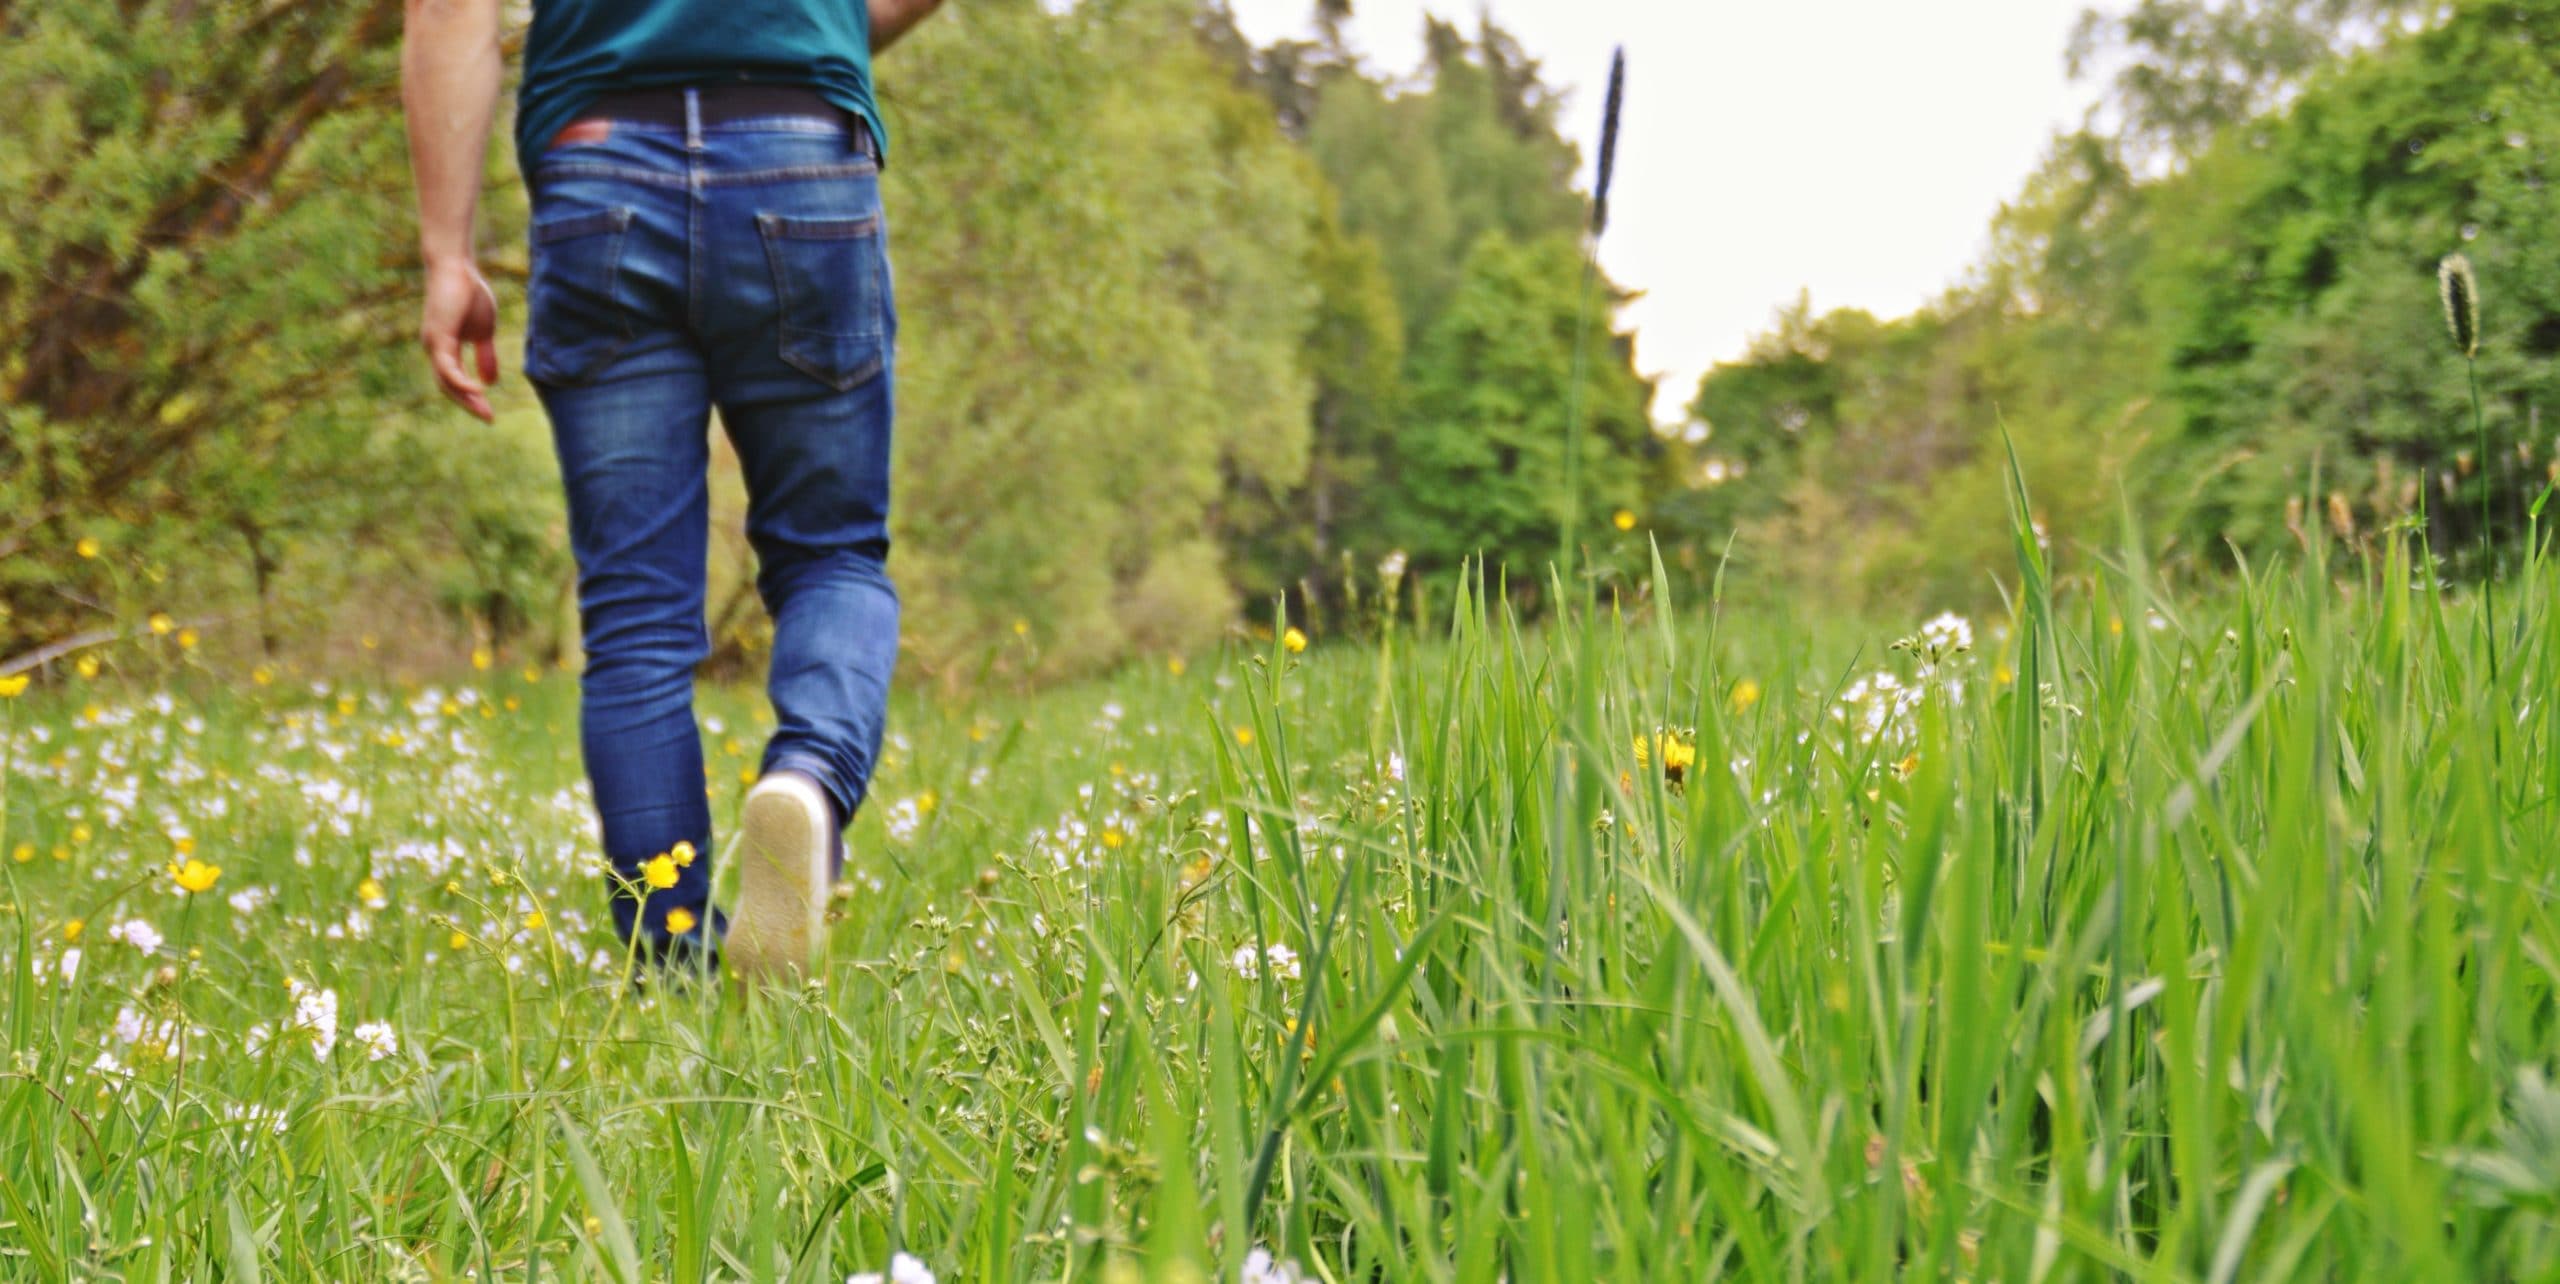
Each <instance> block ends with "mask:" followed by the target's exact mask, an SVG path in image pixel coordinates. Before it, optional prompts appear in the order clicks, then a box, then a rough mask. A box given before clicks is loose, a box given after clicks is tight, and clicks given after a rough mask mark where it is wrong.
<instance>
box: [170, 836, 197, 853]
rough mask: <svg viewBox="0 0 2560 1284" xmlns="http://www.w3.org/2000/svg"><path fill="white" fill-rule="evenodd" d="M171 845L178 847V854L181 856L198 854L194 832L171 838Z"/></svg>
mask: <svg viewBox="0 0 2560 1284" xmlns="http://www.w3.org/2000/svg"><path fill="white" fill-rule="evenodd" d="M169 845H170V846H172V847H175V848H177V849H178V854H179V855H181V856H193V855H195V854H196V838H195V835H193V834H180V835H178V836H177V837H175V838H172V839H170V840H169Z"/></svg>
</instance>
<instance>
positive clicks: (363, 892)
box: [356, 878, 382, 901]
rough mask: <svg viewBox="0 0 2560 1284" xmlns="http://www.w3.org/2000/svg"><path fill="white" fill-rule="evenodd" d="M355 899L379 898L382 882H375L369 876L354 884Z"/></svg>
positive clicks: (375, 899)
mask: <svg viewBox="0 0 2560 1284" xmlns="http://www.w3.org/2000/svg"><path fill="white" fill-rule="evenodd" d="M356 899H357V900H360V901H378V900H381V899H382V884H380V883H377V882H375V881H373V880H372V879H370V878H368V879H366V880H364V881H363V882H361V883H358V884H356Z"/></svg>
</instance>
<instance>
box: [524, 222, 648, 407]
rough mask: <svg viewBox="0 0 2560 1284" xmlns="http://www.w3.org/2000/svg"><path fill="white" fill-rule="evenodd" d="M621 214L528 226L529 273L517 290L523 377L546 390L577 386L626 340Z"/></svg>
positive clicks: (630, 332)
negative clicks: (521, 305)
mask: <svg viewBox="0 0 2560 1284" xmlns="http://www.w3.org/2000/svg"><path fill="white" fill-rule="evenodd" d="M630 227H631V211H630V210H629V209H624V208H614V209H601V210H591V211H588V212H585V213H580V214H570V215H565V216H561V217H556V218H548V219H538V220H536V221H535V223H534V225H533V231H532V240H533V273H532V278H531V279H530V280H529V281H528V282H527V283H526V285H525V313H526V319H525V341H524V372H525V375H526V377H527V378H530V379H533V380H535V381H536V382H540V383H546V384H552V385H574V384H581V383H585V382H587V381H588V380H590V379H593V378H595V377H596V375H598V374H600V373H602V372H603V370H604V367H605V365H606V363H608V362H610V361H612V360H613V358H614V357H615V356H616V355H617V354H619V353H620V352H621V351H622V349H623V347H624V345H626V344H628V343H630V342H631V339H632V335H633V333H634V331H633V328H632V320H631V309H630V307H629V306H628V305H627V304H626V303H625V302H624V300H623V299H622V298H621V289H620V277H621V273H622V240H623V233H624V232H626V231H628V230H629V229H630Z"/></svg>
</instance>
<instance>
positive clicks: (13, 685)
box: [0, 673, 27, 700]
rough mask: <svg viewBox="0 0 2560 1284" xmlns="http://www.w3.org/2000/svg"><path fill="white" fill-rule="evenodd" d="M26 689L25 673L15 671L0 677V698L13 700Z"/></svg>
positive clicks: (24, 692)
mask: <svg viewBox="0 0 2560 1284" xmlns="http://www.w3.org/2000/svg"><path fill="white" fill-rule="evenodd" d="M26 691H27V675H25V674H23V673H15V674H11V675H10V676H8V677H5V678H0V700H15V699H17V698H18V697H19V696H22V695H24V694H26Z"/></svg>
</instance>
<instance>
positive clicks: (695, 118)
mask: <svg viewBox="0 0 2560 1284" xmlns="http://www.w3.org/2000/svg"><path fill="white" fill-rule="evenodd" d="M684 149H685V150H686V151H689V152H698V151H701V150H702V91H701V90H699V89H692V88H688V89H686V90H685V91H684Z"/></svg>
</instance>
